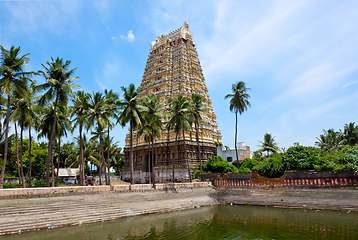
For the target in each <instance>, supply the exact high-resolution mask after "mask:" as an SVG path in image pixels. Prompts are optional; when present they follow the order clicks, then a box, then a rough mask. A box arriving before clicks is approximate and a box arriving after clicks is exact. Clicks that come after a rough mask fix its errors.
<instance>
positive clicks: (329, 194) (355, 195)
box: [215, 187, 358, 212]
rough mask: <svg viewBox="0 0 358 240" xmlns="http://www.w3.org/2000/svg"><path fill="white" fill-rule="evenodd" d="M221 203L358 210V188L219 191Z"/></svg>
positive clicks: (230, 189) (227, 189)
mask: <svg viewBox="0 0 358 240" xmlns="http://www.w3.org/2000/svg"><path fill="white" fill-rule="evenodd" d="M215 197H216V200H217V201H218V203H219V204H238V205H255V206H272V207H282V208H301V209H316V210H341V211H347V212H351V211H358V188H357V187H347V188H336V187H335V188H307V187H297V188H270V187H266V188H262V187H261V188H257V187H241V188H240V187H235V188H217V189H216V192H215Z"/></svg>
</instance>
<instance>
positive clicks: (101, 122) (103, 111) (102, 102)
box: [88, 92, 112, 184]
mask: <svg viewBox="0 0 358 240" xmlns="http://www.w3.org/2000/svg"><path fill="white" fill-rule="evenodd" d="M89 110H90V113H89V117H88V122H89V126H93V125H95V124H96V125H97V131H96V132H97V133H98V134H99V147H100V149H99V151H100V154H99V182H100V184H102V180H101V177H102V169H101V168H102V160H101V158H102V159H103V166H104V170H105V171H106V161H105V159H104V152H103V142H102V140H103V137H102V133H103V127H104V126H106V124H112V121H111V120H110V117H111V116H112V112H111V111H110V110H108V106H107V102H106V98H105V96H104V95H103V94H102V93H99V92H97V93H93V94H92V96H91V98H90V104H89ZM107 177H108V176H107V174H106V172H105V180H106V184H108V179H107Z"/></svg>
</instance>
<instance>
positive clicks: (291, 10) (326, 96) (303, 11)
mask: <svg viewBox="0 0 358 240" xmlns="http://www.w3.org/2000/svg"><path fill="white" fill-rule="evenodd" d="M357 9H358V1H356V0H352V1H349V0H342V1H335V0H314V1H313V0H311V1H300V0H296V1H279V0H277V1H270V0H261V1H260V0H253V1H241V0H232V1H209V0H204V1H200V0H196V1H181V0H177V1H159V0H158V1H141V0H136V1H117V0H108V1H106V0H103V1H99V0H98V1H90V0H78V1H76V0H68V1H67V0H62V1H56V0H53V1H40V0H39V1H26V0H24V1H3V0H0V44H1V45H3V46H4V47H5V48H9V47H10V46H11V45H14V46H15V47H17V46H21V49H22V53H23V54H25V53H31V54H30V58H31V63H30V65H29V66H28V70H36V71H37V70H40V69H42V67H41V63H45V62H46V61H49V60H50V58H51V57H60V58H63V59H65V60H71V61H72V64H71V65H72V67H73V68H78V69H77V71H76V75H78V76H79V77H80V80H79V81H78V82H77V83H78V84H79V85H80V86H82V88H83V89H84V91H86V92H93V91H102V90H103V89H105V88H107V89H113V90H114V91H115V92H117V93H121V91H120V87H121V86H128V85H129V84H130V83H134V84H135V85H136V86H139V85H140V83H141V78H142V75H143V72H144V68H145V64H146V60H147V57H148V54H149V49H150V42H151V41H153V40H154V38H155V36H159V35H161V34H166V33H168V32H169V31H171V30H174V29H177V28H178V27H180V26H182V24H183V23H184V21H187V22H188V23H189V24H190V29H191V31H192V32H193V34H194V41H195V43H196V47H197V51H198V54H199V59H200V61H201V65H202V69H203V72H204V76H205V79H206V84H207V87H208V89H209V95H210V98H211V100H212V103H213V107H214V111H215V112H216V115H217V121H218V124H219V129H220V130H221V132H222V135H223V144H224V145H228V146H230V147H234V125H235V115H234V114H233V113H230V111H229V103H228V100H224V96H225V95H226V94H228V93H230V91H231V85H232V84H233V83H235V82H238V81H244V82H245V83H246V86H247V87H249V88H251V91H250V92H249V93H250V95H251V99H250V101H251V104H252V107H251V108H250V109H248V111H247V112H244V113H243V114H242V115H241V116H240V117H239V127H238V134H239V135H238V139H239V141H244V142H245V143H246V145H249V146H251V150H257V149H258V147H257V145H258V144H259V142H258V140H262V139H263V135H264V134H265V133H272V134H273V135H274V136H276V140H277V142H278V143H279V146H280V147H286V149H287V148H288V147H289V146H291V145H292V144H293V142H301V143H302V144H303V145H310V146H313V145H314V143H315V140H316V139H315V137H318V136H319V135H320V134H322V130H323V129H329V128H334V129H336V130H338V129H341V128H343V126H344V124H346V123H349V122H357V121H356V120H357V115H358V108H357V103H358V101H357V100H358V44H357V43H358V11H357ZM36 80H37V81H38V83H41V82H44V79H43V78H41V77H38V78H37V79H36ZM126 132H127V128H124V129H122V128H121V127H119V126H118V127H116V128H115V129H114V130H113V133H112V134H114V135H115V139H116V141H119V142H120V143H119V145H120V146H123V145H124V138H125V134H126ZM74 136H77V133H76V132H75V133H74Z"/></svg>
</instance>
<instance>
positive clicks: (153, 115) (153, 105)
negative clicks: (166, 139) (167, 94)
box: [138, 95, 164, 184]
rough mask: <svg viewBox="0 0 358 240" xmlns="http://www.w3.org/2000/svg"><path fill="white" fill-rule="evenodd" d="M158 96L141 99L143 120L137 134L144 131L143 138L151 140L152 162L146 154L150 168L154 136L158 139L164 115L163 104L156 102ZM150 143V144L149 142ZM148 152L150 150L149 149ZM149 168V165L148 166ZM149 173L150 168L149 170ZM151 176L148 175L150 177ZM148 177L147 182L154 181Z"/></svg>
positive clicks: (152, 163)
mask: <svg viewBox="0 0 358 240" xmlns="http://www.w3.org/2000/svg"><path fill="white" fill-rule="evenodd" d="M158 98H159V97H155V96H154V95H149V96H147V97H145V98H144V99H143V106H144V107H145V108H146V109H145V110H144V112H143V115H144V122H143V123H142V125H141V126H140V129H139V131H138V135H139V136H140V135H142V134H143V133H145V138H149V139H148V140H149V141H151V142H152V162H151V163H150V157H149V156H148V164H149V165H150V164H151V167H152V169H153V168H154V137H156V138H158V139H160V137H161V130H162V129H163V123H162V119H163V117H164V114H163V111H161V110H162V107H163V104H162V103H159V102H158ZM149 145H150V144H149ZM149 152H150V151H149ZM149 169H150V167H149ZM149 175H150V170H149ZM151 177H152V176H150V178H151ZM150 178H149V183H151V182H153V184H154V183H155V179H154V178H153V177H152V178H153V179H152V181H151V179H150Z"/></svg>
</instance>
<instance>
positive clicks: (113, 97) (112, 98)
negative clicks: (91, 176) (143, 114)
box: [104, 89, 122, 185]
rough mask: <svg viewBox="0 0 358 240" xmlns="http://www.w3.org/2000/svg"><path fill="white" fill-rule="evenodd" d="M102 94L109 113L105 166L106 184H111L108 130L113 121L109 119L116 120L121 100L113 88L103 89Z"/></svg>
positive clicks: (112, 125) (111, 126)
mask: <svg viewBox="0 0 358 240" xmlns="http://www.w3.org/2000/svg"><path fill="white" fill-rule="evenodd" d="M104 95H105V98H106V105H107V109H106V111H107V112H108V113H110V116H109V118H108V119H107V120H108V121H107V122H106V124H107V154H106V155H107V166H108V185H111V177H110V171H109V169H110V152H109V151H110V136H109V131H110V130H111V129H112V128H113V127H114V123H113V122H112V121H111V118H114V119H115V120H117V121H118V119H119V114H120V109H121V107H122V101H121V100H120V99H119V96H118V94H116V93H114V92H113V90H110V91H108V90H107V89H105V90H104Z"/></svg>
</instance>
